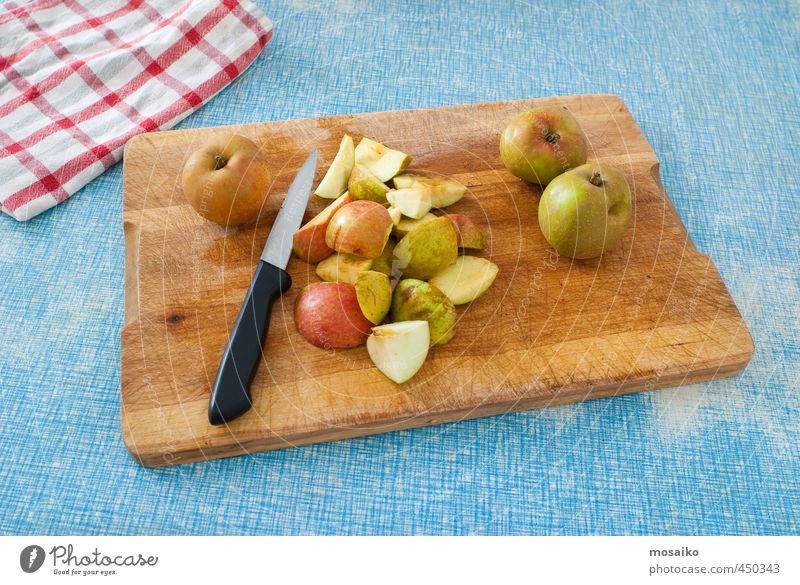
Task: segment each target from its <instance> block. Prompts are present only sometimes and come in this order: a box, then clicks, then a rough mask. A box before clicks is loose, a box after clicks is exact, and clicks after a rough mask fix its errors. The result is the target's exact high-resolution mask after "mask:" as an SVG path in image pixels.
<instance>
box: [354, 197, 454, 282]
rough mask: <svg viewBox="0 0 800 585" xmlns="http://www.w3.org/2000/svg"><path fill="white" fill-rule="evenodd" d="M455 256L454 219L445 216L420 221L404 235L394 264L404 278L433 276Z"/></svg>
mask: <svg viewBox="0 0 800 585" xmlns="http://www.w3.org/2000/svg"><path fill="white" fill-rule="evenodd" d="M351 205H352V203H351ZM345 209H346V208H345ZM340 213H341V212H340ZM456 258H458V236H457V235H456V229H455V228H454V227H453V222H451V221H450V220H449V219H447V218H446V217H437V218H435V219H430V220H428V221H425V222H423V223H421V224H420V225H418V226H417V227H415V228H414V229H413V230H411V231H410V232H408V233H407V234H406V235H405V236H403V238H402V239H401V240H400V241H399V242H397V246H395V248H394V259H395V264H394V266H396V267H397V269H398V270H399V271H400V272H401V273H402V274H403V276H404V277H405V278H419V279H421V280H424V279H427V278H430V277H431V276H433V275H434V274H436V273H437V272H440V271H441V270H443V269H444V268H446V267H447V266H450V265H451V264H452V263H453V262H455V261H456Z"/></svg>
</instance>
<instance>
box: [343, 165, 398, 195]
mask: <svg viewBox="0 0 800 585" xmlns="http://www.w3.org/2000/svg"><path fill="white" fill-rule="evenodd" d="M347 188H348V190H349V191H350V194H351V195H352V196H353V198H354V199H369V200H370V201H375V202H377V203H386V193H387V192H388V191H389V187H387V186H386V184H385V183H384V182H383V181H381V180H380V179H379V178H378V177H376V176H375V175H374V174H372V173H371V172H370V170H369V169H368V168H367V167H365V166H364V165H355V166H354V167H353V172H351V173H350V181H349V182H348V183H347Z"/></svg>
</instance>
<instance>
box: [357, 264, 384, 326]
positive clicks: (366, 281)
mask: <svg viewBox="0 0 800 585" xmlns="http://www.w3.org/2000/svg"><path fill="white" fill-rule="evenodd" d="M353 286H355V288H356V297H358V304H359V306H360V307H361V312H362V313H364V316H365V317H366V318H367V319H369V321H370V322H371V323H374V324H375V325H377V324H378V323H380V322H381V321H383V318H384V317H386V314H387V313H388V312H389V307H391V306H392V285H391V284H390V282H389V277H388V276H387V275H386V274H384V273H382V272H376V271H374V270H365V271H364V272H359V273H358V276H357V277H356V280H355V282H354V283H353Z"/></svg>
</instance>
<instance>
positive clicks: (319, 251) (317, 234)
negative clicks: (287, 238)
mask: <svg viewBox="0 0 800 585" xmlns="http://www.w3.org/2000/svg"><path fill="white" fill-rule="evenodd" d="M352 200H353V197H352V196H351V195H350V193H349V192H347V191H345V192H344V193H343V194H342V195H340V196H339V198H338V199H336V201H334V202H333V203H331V204H330V205H328V206H327V207H326V208H325V209H323V210H322V211H321V212H319V214H317V216H316V217H315V218H314V219H312V220H311V221H309V222H308V223H307V224H306V225H304V226H303V227H301V228H300V229H299V230H297V231H296V232H295V234H294V237H293V243H292V251H293V252H294V254H295V256H297V257H298V258H300V259H301V260H305V261H306V262H308V263H309V264H316V263H317V262H319V261H320V260H322V259H324V258H327V257H328V256H330V255H331V254H333V249H332V248H329V247H328V245H327V244H326V243H325V230H327V229H328V223H329V222H330V221H331V218H332V217H333V214H334V213H336V212H337V211H339V209H341V208H342V207H343V206H345V205H347V204H348V203H350V202H351V201H352Z"/></svg>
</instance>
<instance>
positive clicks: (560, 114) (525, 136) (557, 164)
mask: <svg viewBox="0 0 800 585" xmlns="http://www.w3.org/2000/svg"><path fill="white" fill-rule="evenodd" d="M587 152H588V145H587V143H586V137H585V136H584V134H583V130H581V127H580V124H578V121H577V120H576V119H575V117H574V116H573V115H572V114H571V113H570V112H569V110H567V109H566V108H562V107H557V106H555V107H546V108H535V109H533V110H528V111H527V112H523V113H521V114H519V115H518V116H517V117H515V118H514V119H513V120H511V122H510V123H509V124H508V126H506V128H505V130H503V134H502V135H501V136H500V158H502V159H503V164H504V165H505V166H506V168H507V169H508V170H509V171H511V173H512V174H514V175H515V176H517V177H519V178H520V179H523V180H525V181H528V182H529V183H537V184H539V185H542V186H544V185H547V184H548V183H550V181H552V180H553V179H555V178H556V177H557V176H558V175H560V174H561V173H563V172H565V171H568V170H570V169H574V168H575V167H577V166H580V165H582V164H583V163H585V162H586V155H587Z"/></svg>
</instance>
